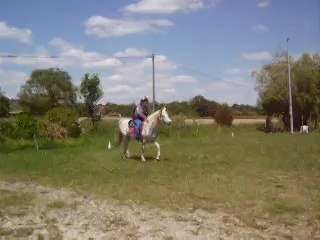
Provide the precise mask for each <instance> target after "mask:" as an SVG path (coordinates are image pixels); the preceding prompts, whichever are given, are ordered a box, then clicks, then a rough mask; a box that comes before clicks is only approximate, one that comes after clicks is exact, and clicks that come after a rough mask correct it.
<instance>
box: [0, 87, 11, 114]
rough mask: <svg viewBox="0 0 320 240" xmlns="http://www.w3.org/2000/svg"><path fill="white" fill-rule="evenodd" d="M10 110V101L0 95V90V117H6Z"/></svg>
mask: <svg viewBox="0 0 320 240" xmlns="http://www.w3.org/2000/svg"><path fill="white" fill-rule="evenodd" d="M9 110H10V100H9V98H7V97H5V96H4V95H3V94H2V93H1V89H0V117H3V116H6V115H8V113H9Z"/></svg>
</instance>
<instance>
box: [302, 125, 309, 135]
mask: <svg viewBox="0 0 320 240" xmlns="http://www.w3.org/2000/svg"><path fill="white" fill-rule="evenodd" d="M300 133H309V127H308V126H307V125H302V126H301V127H300Z"/></svg>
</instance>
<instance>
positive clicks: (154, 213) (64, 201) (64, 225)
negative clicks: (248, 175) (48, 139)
mask: <svg viewBox="0 0 320 240" xmlns="http://www.w3.org/2000/svg"><path fill="white" fill-rule="evenodd" d="M1 191H2V192H5V191H10V194H11V193H16V194H19V195H23V194H28V195H31V196H33V199H32V201H31V202H28V203H29V204H28V205H26V204H25V202H22V204H21V205H20V204H15V205H14V207H15V208H16V211H19V210H23V212H24V214H23V215H20V216H16V215H10V214H7V213H6V211H2V209H0V239H18V238H23V239H221V240H223V239H224V240H228V239H230V240H231V239H233V240H234V239H318V238H319V239H320V230H319V228H318V225H316V224H314V223H313V224H310V223H308V222H304V221H303V219H299V220H297V221H296V222H295V224H293V225H281V226H279V225H272V224H270V223H268V222H266V221H264V220H263V219H262V220H256V222H257V224H258V225H259V226H263V227H258V228H255V227H252V226H249V225H247V224H245V223H244V222H242V221H240V218H239V217H236V216H233V215H231V214H227V213H225V212H224V211H222V210H218V211H216V212H215V213H208V212H206V211H203V210H199V209H186V210H185V211H179V212H173V211H172V212H171V211H165V210H162V209H158V208H152V207H149V206H146V205H138V204H136V203H134V202H130V201H128V202H127V203H126V204H123V203H119V202H117V201H113V200H101V199H95V198H93V197H92V196H88V195H84V194H79V193H75V192H73V191H70V190H67V189H61V190H57V189H53V188H48V187H44V186H41V185H38V184H35V183H21V182H19V183H9V182H4V181H0V192H1ZM10 207H13V205H12V204H11V206H10Z"/></svg>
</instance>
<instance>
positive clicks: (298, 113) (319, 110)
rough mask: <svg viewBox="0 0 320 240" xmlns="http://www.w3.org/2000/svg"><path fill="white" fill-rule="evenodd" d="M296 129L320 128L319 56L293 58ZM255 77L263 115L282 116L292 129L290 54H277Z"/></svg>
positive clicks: (291, 62) (254, 74)
mask: <svg viewBox="0 0 320 240" xmlns="http://www.w3.org/2000/svg"><path fill="white" fill-rule="evenodd" d="M289 61H290V65H291V76H292V84H291V85H292V103H293V104H292V105H293V123H294V128H295V129H299V128H300V126H301V125H303V124H308V125H312V126H313V127H314V128H318V122H319V117H320V54H318V53H317V54H313V55H312V54H307V53H304V54H302V55H301V56H300V57H299V58H293V57H290V60H289ZM252 76H253V77H254V78H255V79H256V81H257V87H256V90H257V91H258V94H259V99H258V106H259V107H260V108H261V109H263V111H264V113H265V114H267V115H269V116H272V115H275V116H280V117H281V119H282V121H283V124H284V127H285V129H287V130H288V129H289V127H290V125H289V120H290V117H289V96H288V66H287V54H286V53H280V54H277V55H276V56H275V57H274V59H273V61H272V62H271V63H268V64H265V65H264V66H263V67H262V68H261V69H260V70H258V71H254V72H253V73H252Z"/></svg>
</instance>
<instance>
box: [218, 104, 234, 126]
mask: <svg viewBox="0 0 320 240" xmlns="http://www.w3.org/2000/svg"><path fill="white" fill-rule="evenodd" d="M214 119H215V121H216V122H217V123H218V124H219V125H225V126H231V125H232V121H233V115H232V110H231V108H230V107H228V106H227V105H222V106H220V107H219V108H218V109H217V111H216V113H215V115H214Z"/></svg>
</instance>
